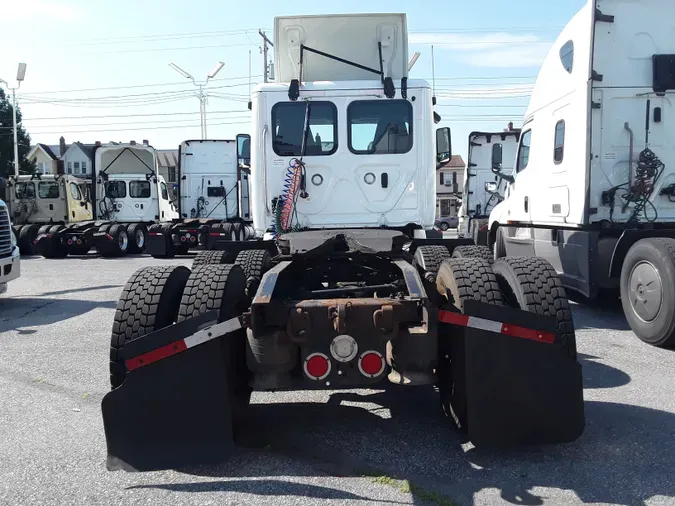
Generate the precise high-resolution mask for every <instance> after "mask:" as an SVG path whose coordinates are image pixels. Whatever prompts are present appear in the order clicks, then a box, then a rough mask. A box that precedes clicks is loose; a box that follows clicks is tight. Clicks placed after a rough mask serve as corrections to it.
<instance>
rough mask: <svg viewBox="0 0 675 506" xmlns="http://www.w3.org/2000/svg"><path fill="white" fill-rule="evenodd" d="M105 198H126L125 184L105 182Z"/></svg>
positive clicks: (121, 182) (122, 182)
mask: <svg viewBox="0 0 675 506" xmlns="http://www.w3.org/2000/svg"><path fill="white" fill-rule="evenodd" d="M105 196H106V197H108V198H111V199H123V198H124V197H126V196H127V184H126V183H125V182H124V181H106V183H105Z"/></svg>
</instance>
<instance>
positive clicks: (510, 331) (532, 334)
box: [438, 311, 555, 344]
mask: <svg viewBox="0 0 675 506" xmlns="http://www.w3.org/2000/svg"><path fill="white" fill-rule="evenodd" d="M438 321H440V322H441V323H449V324H451V325H459V326H461V327H471V328H479V329H483V330H487V331H488V332H489V331H490V330H489V327H490V326H496V325H500V330H499V333H500V334H504V335H507V336H511V337H522V338H523V339H531V340H532V341H537V342H542V343H547V344H553V343H554V342H555V334H553V333H551V332H544V331H542V330H536V329H528V328H525V327H521V326H520V325H512V324H510V323H503V322H496V321H493V320H487V319H485V318H478V317H476V316H468V315H464V314H461V313H455V312H453V311H439V312H438ZM486 324H487V325H486ZM486 327H488V328H486Z"/></svg>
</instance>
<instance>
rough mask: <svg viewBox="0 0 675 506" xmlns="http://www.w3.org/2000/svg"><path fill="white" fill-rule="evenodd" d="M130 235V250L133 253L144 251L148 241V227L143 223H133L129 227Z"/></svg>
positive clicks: (128, 233)
mask: <svg viewBox="0 0 675 506" xmlns="http://www.w3.org/2000/svg"><path fill="white" fill-rule="evenodd" d="M127 235H128V237H129V248H128V251H129V253H131V254H134V255H135V254H139V253H143V251H144V250H145V245H146V243H147V242H148V229H147V228H145V225H144V224H143V223H132V224H130V225H129V226H128V227H127Z"/></svg>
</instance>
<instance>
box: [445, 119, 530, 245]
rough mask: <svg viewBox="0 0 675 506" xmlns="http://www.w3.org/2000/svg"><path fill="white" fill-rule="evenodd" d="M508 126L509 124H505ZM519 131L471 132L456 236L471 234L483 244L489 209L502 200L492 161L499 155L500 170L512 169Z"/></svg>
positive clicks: (502, 186)
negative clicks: (502, 162) (501, 160)
mask: <svg viewBox="0 0 675 506" xmlns="http://www.w3.org/2000/svg"><path fill="white" fill-rule="evenodd" d="M509 126H511V125H509ZM519 139H520V130H519V129H512V128H510V129H509V130H505V131H503V132H471V134H469V149H468V154H467V161H466V168H465V169H464V190H463V192H462V204H461V206H460V208H459V213H458V214H459V226H458V227H457V235H458V236H459V237H471V238H472V239H473V240H474V242H475V243H476V244H479V245H485V246H486V245H487V237H488V233H487V232H488V226H487V225H488V221H489V218H490V212H491V211H492V209H494V207H495V206H496V205H497V204H499V203H500V202H501V201H502V200H504V189H505V188H506V183H505V182H503V180H502V178H500V177H499V175H497V174H495V173H494V171H493V167H492V160H493V159H494V157H495V156H501V157H502V159H503V160H505V164H504V165H503V166H501V167H500V168H501V170H503V171H504V172H508V171H509V170H513V165H512V161H513V160H515V157H516V150H517V149H518V140H519Z"/></svg>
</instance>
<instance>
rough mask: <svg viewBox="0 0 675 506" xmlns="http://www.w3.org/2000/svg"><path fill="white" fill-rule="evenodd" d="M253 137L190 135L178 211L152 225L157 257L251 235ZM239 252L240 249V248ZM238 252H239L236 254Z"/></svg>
mask: <svg viewBox="0 0 675 506" xmlns="http://www.w3.org/2000/svg"><path fill="white" fill-rule="evenodd" d="M249 153H250V136H249V135H245V134H240V135H238V136H237V138H236V140H211V139H208V140H188V141H184V142H183V143H181V145H180V147H179V150H178V160H179V161H178V168H177V178H178V185H177V192H176V193H177V202H178V216H177V217H176V218H175V219H173V220H171V221H168V222H164V223H160V224H157V225H155V226H154V227H152V228H151V229H150V231H149V237H148V253H150V254H151V255H152V256H153V257H155V258H166V257H172V256H174V255H176V254H185V253H187V252H188V251H189V250H190V249H193V248H201V249H211V250H212V249H214V247H215V244H216V242H219V243H221V244H224V245H225V246H227V244H228V243H230V242H233V243H235V246H234V247H236V243H237V242H239V241H246V240H249V239H251V238H253V234H254V232H253V227H252V226H251V223H252V218H251V209H250V207H251V205H250V196H249V193H250V178H251V171H250V154H249ZM237 251H238V250H237ZM235 256H236V254H235Z"/></svg>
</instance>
